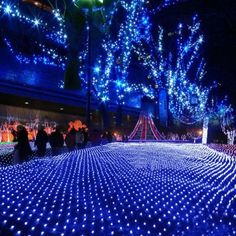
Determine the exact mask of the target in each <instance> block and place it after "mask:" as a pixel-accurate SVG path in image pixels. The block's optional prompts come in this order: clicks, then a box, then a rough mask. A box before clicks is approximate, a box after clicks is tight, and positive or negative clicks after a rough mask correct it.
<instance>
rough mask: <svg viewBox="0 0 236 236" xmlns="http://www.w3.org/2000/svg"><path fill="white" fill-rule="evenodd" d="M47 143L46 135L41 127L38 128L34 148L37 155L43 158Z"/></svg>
mask: <svg viewBox="0 0 236 236" xmlns="http://www.w3.org/2000/svg"><path fill="white" fill-rule="evenodd" d="M47 142H48V135H47V133H46V132H45V130H44V128H43V126H41V125H40V126H39V127H38V133H37V135H36V140H35V146H36V147H37V155H38V156H39V157H43V156H44V155H45V153H46V146H47Z"/></svg>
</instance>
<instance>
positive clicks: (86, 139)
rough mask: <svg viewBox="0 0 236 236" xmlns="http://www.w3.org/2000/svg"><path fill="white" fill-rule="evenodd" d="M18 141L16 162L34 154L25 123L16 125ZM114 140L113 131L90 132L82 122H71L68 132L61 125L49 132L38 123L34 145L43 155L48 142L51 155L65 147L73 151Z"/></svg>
mask: <svg viewBox="0 0 236 236" xmlns="http://www.w3.org/2000/svg"><path fill="white" fill-rule="evenodd" d="M15 132H16V140H15V141H16V142H17V144H16V145H15V148H14V158H13V159H14V162H15V163H22V162H24V161H26V160H27V159H28V158H29V156H30V155H31V154H33V151H32V148H31V145H30V141H32V140H29V137H28V131H27V129H26V128H25V126H23V125H17V127H16V131H15ZM112 141H114V136H113V135H112V133H111V132H109V131H106V132H104V133H101V132H99V131H98V130H96V129H95V130H93V131H92V132H90V134H89V133H88V129H87V127H86V126H85V125H83V124H82V123H81V122H78V121H75V122H70V123H69V127H68V129H67V132H65V131H64V130H63V129H62V128H61V127H59V126H56V127H55V128H54V130H53V131H52V132H51V133H50V134H48V133H47V132H46V130H45V127H44V126H42V125H38V130H37V132H36V137H35V140H33V143H34V144H33V145H34V146H35V147H36V155H37V156H38V157H43V156H45V154H46V151H47V147H49V146H48V144H49V145H50V149H51V155H52V156H56V155H59V154H61V153H62V152H63V151H64V150H65V149H66V150H67V151H73V150H75V149H81V148H84V147H86V146H88V145H89V146H96V145H100V144H105V143H109V142H112Z"/></svg>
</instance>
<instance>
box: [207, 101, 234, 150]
mask: <svg viewBox="0 0 236 236" xmlns="http://www.w3.org/2000/svg"><path fill="white" fill-rule="evenodd" d="M212 114H213V115H214V116H216V117H218V118H219V120H220V124H221V129H222V132H223V133H224V134H225V135H227V144H231V145H232V144H234V139H235V136H236V128H235V120H234V109H233V108H232V106H231V105H230V104H229V102H228V98H227V97H225V98H224V99H223V100H222V101H221V102H219V103H217V104H216V106H215V109H214V112H213V113H212Z"/></svg>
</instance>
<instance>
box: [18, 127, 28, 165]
mask: <svg viewBox="0 0 236 236" xmlns="http://www.w3.org/2000/svg"><path fill="white" fill-rule="evenodd" d="M31 154H32V150H31V147H30V145H29V140H28V132H27V130H26V128H25V127H24V126H23V125H18V126H17V144H16V145H15V154H14V155H17V158H19V162H20V163H22V162H24V161H26V160H27V157H28V156H29V155H31Z"/></svg>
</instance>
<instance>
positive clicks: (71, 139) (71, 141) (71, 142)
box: [65, 128, 76, 152]
mask: <svg viewBox="0 0 236 236" xmlns="http://www.w3.org/2000/svg"><path fill="white" fill-rule="evenodd" d="M75 137H76V130H75V129H74V128H72V129H71V130H70V131H69V132H68V134H67V135H66V138H65V143H66V146H67V149H68V151H69V152H70V151H73V150H75V147H76V142H75Z"/></svg>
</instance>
